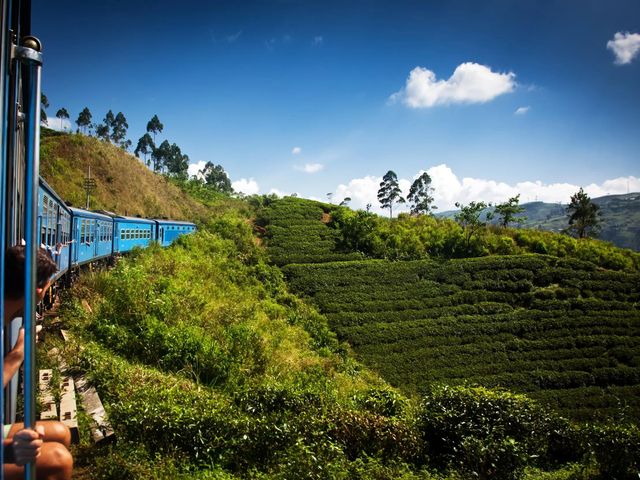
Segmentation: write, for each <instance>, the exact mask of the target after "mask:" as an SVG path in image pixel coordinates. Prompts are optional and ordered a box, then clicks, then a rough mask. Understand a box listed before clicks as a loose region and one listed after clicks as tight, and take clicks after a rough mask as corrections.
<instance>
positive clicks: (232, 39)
mask: <svg viewBox="0 0 640 480" xmlns="http://www.w3.org/2000/svg"><path fill="white" fill-rule="evenodd" d="M241 36H242V30H239V31H237V32H236V33H233V34H231V35H227V36H226V37H224V38H225V40H226V41H227V43H235V42H236V41H237V40H238V39H239V38H240V37H241Z"/></svg>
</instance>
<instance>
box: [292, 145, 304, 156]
mask: <svg viewBox="0 0 640 480" xmlns="http://www.w3.org/2000/svg"><path fill="white" fill-rule="evenodd" d="M301 153H302V148H300V147H293V149H292V150H291V154H292V155H300V154H301Z"/></svg>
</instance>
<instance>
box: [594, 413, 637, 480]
mask: <svg viewBox="0 0 640 480" xmlns="http://www.w3.org/2000/svg"><path fill="white" fill-rule="evenodd" d="M588 430H589V431H588V434H587V438H589V439H590V441H591V448H592V449H593V454H594V456H595V459H596V461H597V462H598V467H599V469H600V478H602V479H605V478H607V479H612V480H632V479H636V478H638V475H640V428H638V426H637V425H632V424H629V425H602V426H597V425H594V426H591V427H590V428H589V429H588Z"/></svg>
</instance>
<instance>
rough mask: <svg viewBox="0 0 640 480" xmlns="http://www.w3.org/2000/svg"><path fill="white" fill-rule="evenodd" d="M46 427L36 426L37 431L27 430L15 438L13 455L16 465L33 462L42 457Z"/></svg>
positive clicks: (18, 433) (20, 432) (17, 434)
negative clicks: (41, 449) (41, 450)
mask: <svg viewBox="0 0 640 480" xmlns="http://www.w3.org/2000/svg"><path fill="white" fill-rule="evenodd" d="M43 437H44V427H43V426H42V425H38V426H36V430H31V429H28V428H25V429H23V430H20V431H18V432H16V434H15V435H14V436H13V454H14V456H15V463H16V465H25V464H27V463H29V462H33V461H34V460H35V459H36V458H37V457H38V455H40V448H41V447H42V438H43Z"/></svg>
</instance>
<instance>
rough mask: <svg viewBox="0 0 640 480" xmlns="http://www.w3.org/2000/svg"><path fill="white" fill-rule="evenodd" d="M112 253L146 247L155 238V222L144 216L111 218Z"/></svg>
mask: <svg viewBox="0 0 640 480" xmlns="http://www.w3.org/2000/svg"><path fill="white" fill-rule="evenodd" d="M113 223H114V235H113V253H125V252H129V251H130V250H132V249H133V248H134V247H140V248H146V247H148V246H149V244H150V243H151V242H152V241H154V240H155V239H156V228H155V226H156V222H155V221H153V220H148V219H146V218H137V217H125V216H115V217H114V218H113Z"/></svg>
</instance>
